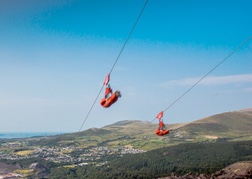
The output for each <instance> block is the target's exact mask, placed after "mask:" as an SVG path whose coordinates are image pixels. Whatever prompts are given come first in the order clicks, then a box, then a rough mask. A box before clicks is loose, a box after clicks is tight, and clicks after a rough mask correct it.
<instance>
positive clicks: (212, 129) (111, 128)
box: [34, 108, 252, 150]
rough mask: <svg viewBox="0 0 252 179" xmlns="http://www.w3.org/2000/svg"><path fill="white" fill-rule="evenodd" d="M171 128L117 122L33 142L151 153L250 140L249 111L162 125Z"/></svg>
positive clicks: (251, 131) (150, 124)
mask: <svg viewBox="0 0 252 179" xmlns="http://www.w3.org/2000/svg"><path fill="white" fill-rule="evenodd" d="M166 126H167V127H168V128H169V129H171V131H170V133H169V134H168V135H165V136H162V137H160V136H157V135H156V134H155V129H156V128H157V124H153V123H150V122H148V121H140V120H125V121H119V122H116V123H114V124H111V125H107V126H104V127H102V128H91V129H88V130H85V131H81V132H76V133H69V134H63V135H57V136H53V137H51V138H49V137H48V138H46V139H42V140H37V141H34V142H35V143H36V145H39V144H41V145H47V146H57V145H60V146H64V145H66V146H78V147H81V148H88V147H92V146H107V147H112V148H120V147H122V146H127V147H133V148H136V149H143V150H152V149H156V148H162V147H166V146H171V145H177V144H180V143H191V142H201V141H205V142H214V141H221V140H225V141H241V140H252V130H251V129H252V108H251V109H246V110H240V111H233V112H226V113H221V114H216V115H213V116H209V117H206V118H203V119H200V120H196V121H193V122H190V123H181V124H166Z"/></svg>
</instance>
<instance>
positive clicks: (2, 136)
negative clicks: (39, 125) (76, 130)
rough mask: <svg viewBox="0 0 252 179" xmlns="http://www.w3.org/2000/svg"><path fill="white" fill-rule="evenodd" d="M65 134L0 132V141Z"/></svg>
mask: <svg viewBox="0 0 252 179" xmlns="http://www.w3.org/2000/svg"><path fill="white" fill-rule="evenodd" d="M65 133H67V132H0V139H14V138H29V137H38V136H53V135H58V134H65Z"/></svg>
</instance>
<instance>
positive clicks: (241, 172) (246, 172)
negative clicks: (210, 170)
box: [159, 161, 252, 179]
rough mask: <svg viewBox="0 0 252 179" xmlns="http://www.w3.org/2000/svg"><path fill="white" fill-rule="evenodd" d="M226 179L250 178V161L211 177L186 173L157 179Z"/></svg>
mask: <svg viewBox="0 0 252 179" xmlns="http://www.w3.org/2000/svg"><path fill="white" fill-rule="evenodd" d="M195 178H197V179H226V178H237V179H238V178H243V179H251V178H252V161H243V162H237V163H234V164H232V165H229V166H227V167H226V168H224V169H222V170H220V171H217V172H215V173H214V174H212V175H206V174H193V173H187V174H185V175H183V176H177V175H174V174H172V175H171V176H169V177H164V178H159V179H195Z"/></svg>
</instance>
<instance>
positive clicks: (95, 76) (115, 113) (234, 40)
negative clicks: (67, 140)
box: [0, 0, 252, 132]
mask: <svg viewBox="0 0 252 179" xmlns="http://www.w3.org/2000/svg"><path fill="white" fill-rule="evenodd" d="M144 3H145V0H138V1H135V0H120V1H118V0H109V1H103V0H92V1H91V0H89V1H87V0H82V1H77V0H75V1H74V0H55V1H53V2H52V1H50V0H43V1H42V0H37V1H33V0H1V1H0V39H1V40H0V84H1V88H0V119H1V128H0V132H41V131H42V132H47V131H48V132H61V131H64V132H77V131H78V130H79V128H80V126H81V124H82V122H83V121H84V119H85V117H86V115H87V113H88V111H89V109H90V107H91V105H92V103H93V102H94V100H95V98H96V96H97V94H98V93H99V91H100V89H101V86H102V83H103V80H104V78H105V76H106V75H107V73H108V72H109V71H110V70H111V68H112V65H113V64H114V62H115V60H116V58H117V56H118V54H119V52H120V50H121V49H122V46H123V44H124V42H125V40H126V38H127V36H128V34H129V32H130V30H131V29H132V27H133V24H134V22H135V20H136V18H137V16H138V14H139V13H140V10H141V9H142V7H143V5H144ZM251 8H252V2H251V1H250V0H211V1H210V0H206V1H199V0H191V1H187V0H176V1H171V0H155V1H154V0H149V1H148V4H147V6H146V8H145V10H144V12H143V14H142V16H141V18H140V20H139V22H138V24H137V26H136V28H135V29H134V31H133V33H132V35H131V37H130V39H129V41H128V43H127V45H126V47H125V49H124V50H123V52H122V54H121V56H120V58H119V60H118V62H117V64H116V66H115V68H114V69H113V72H112V74H111V86H112V88H113V89H114V90H120V91H121V93H122V98H120V99H119V100H118V102H117V103H116V104H115V105H113V106H111V107H110V108H109V109H104V108H102V107H101V106H100V105H99V100H100V98H102V97H103V92H102V94H101V95H100V96H99V99H98V101H97V102H96V104H95V105H94V108H93V110H92V112H91V114H90V115H89V117H88V119H87V120H86V122H85V124H84V126H83V128H82V130H85V129H87V128H90V127H103V126H105V125H108V124H111V123H114V122H116V121H120V120H145V121H152V120H153V119H154V118H155V116H156V115H157V114H158V113H159V112H160V111H161V110H164V109H166V108H167V107H168V106H169V105H170V104H172V103H173V102H174V101H175V100H177V99H178V98H179V97H180V96H181V95H182V94H183V93H184V92H185V91H186V90H188V89H189V88H190V87H191V86H192V85H193V84H195V83H196V82H197V80H199V79H200V78H201V77H202V76H204V75H205V74H206V73H208V72H209V71H210V70H211V69H212V68H213V67H215V66H216V65H217V64H218V63H219V62H220V61H222V60H223V59H224V58H225V57H227V56H228V55H229V54H230V53H231V52H232V51H233V50H234V49H235V48H236V47H238V46H239V45H240V44H241V43H242V42H243V41H245V40H246V39H248V38H249V37H250V36H251V35H252V24H251V20H252V19H251V17H252V11H251ZM251 50H252V41H251V40H250V41H249V42H247V43H246V44H245V45H244V46H242V48H240V49H239V50H238V51H237V52H236V53H235V54H233V55H232V56H231V57H230V58H228V59H227V60H226V61H225V62H224V63H223V64H221V65H220V66H219V67H218V68H217V69H215V70H214V71H213V72H212V73H211V74H210V75H209V76H207V77H206V78H205V79H204V80H203V81H202V82H201V83H199V84H198V85H197V86H195V87H194V88H193V89H192V90H191V91H190V92H189V93H187V94H186V95H185V96H183V97H182V98H181V99H180V100H179V101H178V102H176V103H175V104H174V105H173V106H171V107H170V108H169V109H168V110H167V111H165V113H164V122H165V123H168V124H169V123H181V122H190V121H194V120H197V119H200V118H203V117H207V116H210V115H214V114H217V113H222V112H228V111H234V110H240V109H244V108H251V107H252V51H251ZM155 122H156V121H155Z"/></svg>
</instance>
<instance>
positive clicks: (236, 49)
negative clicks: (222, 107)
mask: <svg viewBox="0 0 252 179" xmlns="http://www.w3.org/2000/svg"><path fill="white" fill-rule="evenodd" d="M250 39H252V36H250V37H249V38H247V39H246V40H245V41H244V42H242V43H241V44H240V45H239V46H238V47H236V48H235V49H234V50H233V51H232V52H231V53H230V54H229V55H228V56H226V57H225V58H224V59H223V60H222V61H221V62H219V63H218V64H217V65H216V66H215V67H214V68H212V69H211V70H210V71H209V72H208V73H206V74H205V75H204V76H203V77H201V78H200V79H199V80H198V81H197V82H196V83H195V84H194V85H192V86H191V87H190V88H189V89H188V90H187V91H185V92H184V93H183V94H182V95H181V96H180V97H178V98H177V99H176V100H175V101H174V102H173V103H171V104H170V105H169V106H168V107H167V108H166V109H165V110H163V112H165V111H167V110H168V109H169V108H171V107H172V106H173V105H174V104H175V103H176V102H178V101H179V100H180V99H181V98H182V97H183V96H185V95H186V94H187V93H188V92H190V91H191V90H192V89H193V88H194V87H195V86H196V85H197V84H199V83H200V82H201V81H202V80H203V79H204V78H206V77H207V76H208V75H209V74H210V73H212V72H213V71H214V70H215V69H216V68H217V67H219V66H220V65H221V64H222V63H223V62H224V61H226V60H227V59H228V58H229V57H230V56H232V55H233V54H234V53H235V52H236V51H238V50H239V49H240V48H241V47H242V46H243V45H244V44H246V43H247V42H248V41H249V40H250ZM155 119H156V118H155ZM155 119H153V120H152V121H151V122H153V121H154V120H155Z"/></svg>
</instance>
